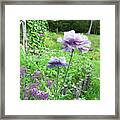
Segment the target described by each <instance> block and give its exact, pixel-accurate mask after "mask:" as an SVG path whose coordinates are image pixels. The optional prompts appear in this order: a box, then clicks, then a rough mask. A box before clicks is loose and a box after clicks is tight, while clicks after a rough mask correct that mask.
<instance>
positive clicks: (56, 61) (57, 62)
mask: <svg viewBox="0 0 120 120" xmlns="http://www.w3.org/2000/svg"><path fill="white" fill-rule="evenodd" d="M66 65H68V63H67V62H66V60H65V58H64V57H60V58H57V57H52V58H51V59H50V61H49V62H48V66H47V67H48V68H53V67H56V66H66Z"/></svg>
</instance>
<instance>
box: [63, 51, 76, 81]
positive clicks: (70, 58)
mask: <svg viewBox="0 0 120 120" xmlns="http://www.w3.org/2000/svg"><path fill="white" fill-rule="evenodd" d="M73 53H74V49H72V52H71V55H70V60H69V64H68V67H67V70H66V73H65V77H64V81H63V82H64V83H65V81H66V77H67V74H68V71H69V68H70V64H71V61H72V57H73Z"/></svg>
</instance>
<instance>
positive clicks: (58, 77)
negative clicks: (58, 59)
mask: <svg viewBox="0 0 120 120" xmlns="http://www.w3.org/2000/svg"><path fill="white" fill-rule="evenodd" d="M59 71H60V69H59V67H58V70H57V80H56V99H57V98H58V97H59V96H58V79H59Z"/></svg>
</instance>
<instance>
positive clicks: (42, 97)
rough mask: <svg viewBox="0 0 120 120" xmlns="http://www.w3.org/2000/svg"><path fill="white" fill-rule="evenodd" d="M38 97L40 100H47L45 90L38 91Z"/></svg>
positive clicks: (47, 95)
mask: <svg viewBox="0 0 120 120" xmlns="http://www.w3.org/2000/svg"><path fill="white" fill-rule="evenodd" d="M39 97H40V99H41V100H48V97H49V94H48V93H46V92H40V93H39Z"/></svg>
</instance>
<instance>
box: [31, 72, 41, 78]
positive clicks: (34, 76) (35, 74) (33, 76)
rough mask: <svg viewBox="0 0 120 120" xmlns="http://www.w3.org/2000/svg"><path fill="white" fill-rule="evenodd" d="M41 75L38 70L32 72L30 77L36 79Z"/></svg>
mask: <svg viewBox="0 0 120 120" xmlns="http://www.w3.org/2000/svg"><path fill="white" fill-rule="evenodd" d="M40 75H41V72H40V71H35V72H34V74H32V79H37V78H39V76H40Z"/></svg>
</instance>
